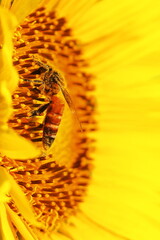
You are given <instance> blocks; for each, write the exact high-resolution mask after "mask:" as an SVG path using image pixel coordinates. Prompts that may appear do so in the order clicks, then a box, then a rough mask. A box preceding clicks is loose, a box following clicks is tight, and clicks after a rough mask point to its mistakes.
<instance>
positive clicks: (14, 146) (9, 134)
mask: <svg viewBox="0 0 160 240" xmlns="http://www.w3.org/2000/svg"><path fill="white" fill-rule="evenodd" d="M1 129H2V130H1V131H0V138H1V139H3V141H1V142H0V151H1V153H2V154H3V155H6V156H8V157H10V158H15V159H26V158H33V157H35V156H38V155H39V154H40V150H39V149H38V148H36V147H35V146H34V145H33V144H32V143H31V142H30V141H28V140H26V139H25V138H22V137H21V136H19V135H18V134H17V133H16V132H15V131H13V130H12V129H9V128H1Z"/></svg>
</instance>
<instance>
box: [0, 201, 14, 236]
mask: <svg viewBox="0 0 160 240" xmlns="http://www.w3.org/2000/svg"><path fill="white" fill-rule="evenodd" d="M0 239H2V240H3V239H5V240H15V236H14V234H13V232H12V230H11V227H10V222H9V221H8V216H7V212H6V208H5V206H4V204H3V203H1V202H0Z"/></svg>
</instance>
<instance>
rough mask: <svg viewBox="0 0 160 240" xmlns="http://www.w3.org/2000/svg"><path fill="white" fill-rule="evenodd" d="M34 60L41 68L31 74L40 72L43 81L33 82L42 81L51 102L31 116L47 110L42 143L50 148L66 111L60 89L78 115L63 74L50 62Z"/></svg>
mask: <svg viewBox="0 0 160 240" xmlns="http://www.w3.org/2000/svg"><path fill="white" fill-rule="evenodd" d="M34 62H35V63H36V64H37V65H38V66H39V68H38V69H37V70H35V71H33V72H32V73H31V74H39V75H40V77H41V80H42V81H39V80H35V81H33V82H39V83H41V85H40V88H41V90H42V93H43V94H44V95H45V96H46V97H47V98H48V100H49V103H46V104H44V105H41V106H40V107H39V108H38V109H36V110H34V111H33V112H32V114H31V117H33V116H39V115H41V113H43V112H44V111H45V110H46V115H45V119H44V123H43V136H42V143H43V148H44V149H45V150H48V149H49V148H50V147H51V146H52V144H53V142H54V140H55V137H56V134H57V131H58V127H59V124H60V122H61V119H62V115H63V111H64V105H65V103H64V101H63V100H62V99H60V98H59V97H58V96H57V94H58V93H59V91H61V92H62V94H63V96H64V99H65V101H66V102H67V104H68V106H69V108H70V109H71V110H72V112H73V113H74V114H75V115H76V118H77V119H78V117H77V114H76V111H75V107H74V105H73V102H72V99H71V97H70V95H69V93H68V91H67V89H66V88H65V80H64V78H63V76H62V75H61V74H60V73H59V72H58V71H57V70H54V69H53V68H52V67H51V66H49V65H48V64H44V63H43V62H41V61H39V60H35V59H34ZM28 81H29V80H28ZM78 122H79V120H78ZM79 124H80V122H79ZM80 127H81V124H80ZM81 129H82V128H81Z"/></svg>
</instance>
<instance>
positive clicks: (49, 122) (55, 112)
mask: <svg viewBox="0 0 160 240" xmlns="http://www.w3.org/2000/svg"><path fill="white" fill-rule="evenodd" d="M63 110H64V102H63V101H62V100H61V99H60V98H58V97H57V96H52V98H51V101H50V105H49V107H48V109H47V112H46V117H45V120H44V126H43V138H42V141H43V147H44V149H46V150H47V149H49V148H50V147H51V145H52V144H53V142H54V140H55V138H56V134H57V131H58V128H59V124H60V122H61V119H62V114H63Z"/></svg>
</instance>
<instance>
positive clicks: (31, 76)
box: [2, 8, 95, 231]
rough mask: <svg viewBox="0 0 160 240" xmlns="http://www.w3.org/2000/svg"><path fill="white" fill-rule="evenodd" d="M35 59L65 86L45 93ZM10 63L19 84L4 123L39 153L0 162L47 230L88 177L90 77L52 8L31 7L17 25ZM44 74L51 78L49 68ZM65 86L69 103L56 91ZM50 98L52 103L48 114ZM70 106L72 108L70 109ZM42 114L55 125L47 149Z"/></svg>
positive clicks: (69, 210)
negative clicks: (61, 78) (27, 140)
mask: <svg viewBox="0 0 160 240" xmlns="http://www.w3.org/2000/svg"><path fill="white" fill-rule="evenodd" d="M37 62H40V63H42V64H43V66H50V67H51V69H52V70H54V69H57V70H56V72H58V73H59V72H60V73H61V74H62V75H63V78H64V85H66V86H65V87H64V86H61V84H60V85H59V92H58V93H57V94H55V92H54V93H53V87H54V86H53V85H52V88H51V89H49V90H48V91H51V92H52V93H53V96H54V98H53V97H52V94H50V95H49V97H47V94H46V92H45V91H47V90H46V85H45V86H44V84H42V83H41V82H42V81H44V75H45V73H44V71H41V70H42V66H40V65H39V64H37ZM13 63H14V66H15V67H16V69H17V71H18V73H19V77H20V83H19V86H18V88H17V90H16V91H15V92H14V94H13V107H14V114H13V116H12V118H11V119H10V120H9V125H10V127H12V128H13V129H15V130H16V131H17V132H18V133H19V134H20V135H21V136H23V137H25V138H27V139H29V140H30V141H32V142H33V143H34V144H36V145H37V146H38V147H39V148H41V149H42V151H43V152H44V153H45V154H42V156H40V157H39V158H36V159H28V160H26V161H24V160H23V161H21V160H15V159H9V158H7V157H4V158H3V160H2V165H3V166H5V167H6V168H7V169H8V171H9V172H10V173H11V174H12V175H13V177H14V178H15V180H16V181H17V182H18V183H19V185H20V186H21V187H22V189H23V191H24V192H25V194H26V196H27V197H28V199H29V201H31V203H32V205H33V208H34V210H35V213H36V215H37V219H38V220H39V221H41V222H43V223H44V225H45V227H46V229H47V231H48V230H49V229H50V230H53V229H54V228H56V226H57V223H61V222H62V221H64V220H65V219H67V218H68V217H69V216H70V215H71V214H73V213H75V212H76V210H77V208H78V206H79V203H80V202H83V199H84V196H85V194H86V190H87V186H88V184H89V181H90V175H91V170H92V158H91V155H90V152H92V150H93V148H92V147H91V143H92V142H93V141H94V140H93V139H91V138H90V137H89V132H91V131H94V130H95V121H94V116H93V112H94V106H95V104H94V97H93V96H92V90H93V89H94V87H93V86H92V84H91V81H90V80H91V79H92V76H91V75H90V74H89V73H87V71H86V69H87V63H86V61H85V60H84V59H83V54H82V50H81V48H80V47H79V44H78V42H77V40H75V39H74V37H73V36H72V31H71V29H70V28H67V23H66V20H65V18H58V17H57V16H56V13H55V12H46V10H45V8H39V9H37V10H36V11H35V12H33V13H32V14H30V15H29V16H28V17H27V18H26V20H25V21H24V23H23V24H21V25H20V26H19V27H18V28H17V30H16V32H15V34H14V56H13ZM44 68H45V67H44ZM43 70H44V69H43ZM42 72H43V73H42ZM47 73H48V72H47ZM47 76H48V75H47ZM49 76H51V77H53V72H52V74H50V75H49ZM60 76H61V75H60ZM45 77H46V75H45ZM46 78H47V77H46ZM47 79H48V80H50V77H48V78H47ZM44 88H45V91H44ZM66 89H67V91H68V94H69V97H71V99H72V102H73V103H74V106H72V104H73V103H72V102H69V104H67V100H68V99H67V97H65V95H64V94H63V91H61V90H65V91H66ZM67 96H68V95H67ZM55 99H58V100H55ZM59 99H60V101H61V102H62V103H63V105H64V111H63V112H62V113H61V114H60V110H57V112H56V114H58V117H59V118H60V121H59V122H58V123H57V124H56V123H55V119H57V118H58V117H55V119H54V121H53V122H54V124H53V122H51V121H52V120H53V116H52V114H55V109H59V108H58V101H59ZM51 100H52V101H51ZM68 101H69V100H68ZM51 102H52V105H53V106H54V107H53V110H52V112H51V116H50V117H48V116H49V113H48V111H49V110H48V106H50V104H51ZM68 105H69V106H68ZM72 108H73V109H76V113H75V112H74V113H72V110H73V109H72ZM42 110H43V111H42ZM35 113H36V114H35ZM47 114H48V115H47ZM46 115H47V117H48V120H47V124H52V127H53V125H54V127H55V125H56V130H55V132H54V135H55V139H54V142H53V144H52V145H51V144H50V145H49V151H45V149H44V147H43V142H44V131H45V127H46V125H45V124H46V118H47V117H46ZM79 123H80V124H79ZM44 125H45V126H44ZM80 125H82V129H83V131H82V130H81V127H80ZM47 128H49V127H48V125H47ZM13 208H14V204H13ZM58 225H59V224H58Z"/></svg>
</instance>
